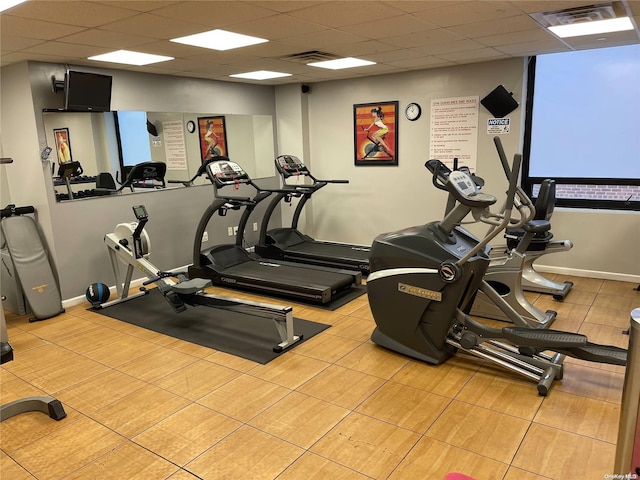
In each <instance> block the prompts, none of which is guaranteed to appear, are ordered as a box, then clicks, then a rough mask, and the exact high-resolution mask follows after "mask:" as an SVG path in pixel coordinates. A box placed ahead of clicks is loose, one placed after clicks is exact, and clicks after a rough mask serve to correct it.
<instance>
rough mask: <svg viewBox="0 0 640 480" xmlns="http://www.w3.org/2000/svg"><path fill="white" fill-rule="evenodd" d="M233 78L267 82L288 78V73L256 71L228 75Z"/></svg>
mask: <svg viewBox="0 0 640 480" xmlns="http://www.w3.org/2000/svg"><path fill="white" fill-rule="evenodd" d="M229 76H230V77H233V78H246V79H249V80H269V79H270V78H280V77H290V76H291V74H290V73H281V72H270V71H269V70H257V71H255V72H247V73H236V74H234V75H229Z"/></svg>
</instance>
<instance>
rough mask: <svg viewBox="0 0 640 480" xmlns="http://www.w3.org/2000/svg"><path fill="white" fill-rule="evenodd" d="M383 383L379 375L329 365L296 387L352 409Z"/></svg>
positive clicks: (298, 389) (303, 391) (300, 390)
mask: <svg viewBox="0 0 640 480" xmlns="http://www.w3.org/2000/svg"><path fill="white" fill-rule="evenodd" d="M383 383H384V380H383V379H382V378H380V377H375V376H373V375H367V374H366V373H362V372H357V371H355V370H351V369H350V368H345V367H341V366H339V365H331V366H330V367H328V368H327V369H325V370H323V371H322V372H320V373H319V374H318V375H316V376H315V377H313V378H312V379H311V380H309V381H308V382H307V383H305V384H303V385H301V386H300V387H298V388H297V389H296V391H298V392H302V393H306V394H307V395H311V396H312V397H316V398H320V399H322V400H326V401H327V402H330V403H333V404H334V405H338V406H340V407H343V408H348V409H354V408H355V407H357V406H358V405H359V404H360V403H362V401H363V400H364V399H365V398H367V397H368V396H369V395H371V394H372V393H373V392H374V391H376V390H377V389H378V388H380V386H381V385H382V384H383Z"/></svg>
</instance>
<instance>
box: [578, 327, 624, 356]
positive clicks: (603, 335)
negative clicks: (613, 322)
mask: <svg viewBox="0 0 640 480" xmlns="http://www.w3.org/2000/svg"><path fill="white" fill-rule="evenodd" d="M626 327H627V328H628V327H629V324H627V325H626ZM623 328H624V326H623ZM623 328H621V327H616V326H610V325H602V324H599V323H590V322H584V323H583V324H582V326H581V327H580V330H578V333H582V334H583V335H586V336H587V337H588V338H589V341H590V342H594V343H600V344H603V345H614V346H616V347H620V348H624V349H626V348H628V347H629V335H625V334H624V333H622V331H623Z"/></svg>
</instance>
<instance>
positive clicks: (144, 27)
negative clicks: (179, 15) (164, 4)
mask: <svg viewBox="0 0 640 480" xmlns="http://www.w3.org/2000/svg"><path fill="white" fill-rule="evenodd" d="M101 28H102V29H103V30H109V31H112V32H122V33H132V32H135V34H136V35H142V36H145V37H150V38H156V39H169V38H176V37H182V36H185V35H191V34H193V33H200V32H204V31H206V30H207V28H206V27H205V26H203V25H200V24H197V23H191V22H183V21H181V20H175V19H170V18H167V17H160V16H158V15H153V14H150V13H139V14H137V15H134V16H131V17H128V18H125V19H123V20H118V21H117V22H113V23H110V24H108V25H103V26H102V27H101Z"/></svg>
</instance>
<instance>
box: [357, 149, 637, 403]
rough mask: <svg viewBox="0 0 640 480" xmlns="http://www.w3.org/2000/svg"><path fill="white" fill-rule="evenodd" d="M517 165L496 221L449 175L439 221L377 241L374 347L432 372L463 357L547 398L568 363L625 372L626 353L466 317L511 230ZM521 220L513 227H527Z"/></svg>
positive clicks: (482, 196) (371, 282)
mask: <svg viewBox="0 0 640 480" xmlns="http://www.w3.org/2000/svg"><path fill="white" fill-rule="evenodd" d="M521 161H522V157H521V155H519V154H517V155H515V157H514V162H513V166H512V168H511V170H510V175H509V190H508V192H507V199H506V202H505V207H504V209H503V210H502V212H501V213H492V212H491V210H490V207H491V206H492V205H494V204H495V203H496V201H497V199H496V197H494V196H492V195H489V194H487V193H483V192H481V191H480V190H479V188H478V186H477V185H476V184H475V183H474V181H473V180H472V178H471V176H470V175H468V174H467V173H465V172H462V171H453V172H451V174H450V175H449V176H448V177H447V179H446V181H445V183H444V186H445V188H446V189H447V191H448V192H449V193H450V194H451V195H452V196H453V198H455V200H456V204H455V206H454V207H453V208H452V209H451V211H449V212H448V213H447V215H446V216H445V218H444V219H443V220H442V221H439V222H431V223H428V224H426V225H421V226H417V227H410V228H406V229H403V230H400V231H397V232H392V233H386V234H382V235H379V236H378V237H377V238H376V239H375V240H374V243H373V246H372V249H371V256H370V265H371V272H372V273H371V274H370V275H369V277H368V278H367V291H368V296H369V305H370V307H371V311H372V313H373V317H374V320H375V322H376V328H375V330H374V331H373V333H372V335H371V340H372V341H373V342H374V343H376V344H378V345H380V346H382V347H385V348H388V349H390V350H393V351H396V352H399V353H402V354H404V355H407V356H410V357H413V358H416V359H418V360H422V361H425V362H427V363H431V364H440V363H442V362H444V361H446V360H447V359H448V358H449V357H451V356H452V355H454V354H455V352H456V351H458V350H462V351H464V352H466V353H469V354H471V355H474V356H477V357H480V358H483V359H486V360H488V361H491V362H493V363H495V364H496V365H499V366H501V367H503V368H506V369H508V370H510V371H513V372H516V373H518V374H520V375H522V376H524V377H526V378H529V379H530V380H533V381H535V382H536V383H537V389H538V393H539V394H540V395H543V396H544V395H547V393H548V392H549V389H550V388H551V386H552V384H553V381H554V380H560V379H562V376H563V362H564V359H565V356H566V355H569V356H572V357H575V358H580V359H583V360H588V361H593V362H599V363H608V364H614V365H626V361H627V351H626V350H624V349H621V348H618V347H613V346H606V345H597V344H593V343H590V342H589V341H588V339H587V337H586V336H584V335H581V334H575V333H569V332H563V331H557V330H545V329H532V328H529V327H511V326H509V327H504V328H491V327H487V326H485V325H483V324H481V323H479V322H477V321H475V320H473V319H472V318H471V317H470V316H469V315H467V314H466V313H465V312H464V310H463V309H464V308H465V306H466V305H469V304H470V302H472V301H473V298H474V297H475V295H476V294H477V292H478V289H479V287H480V286H481V284H482V282H483V276H484V274H485V273H486V271H487V268H488V267H489V263H490V257H489V250H490V249H489V246H488V244H489V242H490V241H491V240H492V239H493V238H495V237H496V236H497V235H498V234H500V233H501V232H502V231H503V230H504V229H505V228H506V227H507V226H508V225H509V224H510V220H511V212H512V209H513V206H514V198H515V195H516V191H517V179H518V174H519V170H520V163H521ZM468 214H472V215H473V218H474V219H475V220H476V221H480V222H483V223H486V224H489V225H491V229H490V231H489V232H488V233H487V234H486V236H485V237H484V238H483V239H481V240H479V239H477V238H475V237H474V236H473V235H471V234H470V233H469V232H467V231H466V230H464V229H463V228H460V226H459V225H460V224H461V223H462V220H463V219H464V218H465V217H467V215H468ZM519 214H520V219H519V220H518V221H517V222H516V223H515V224H514V225H512V226H513V227H516V228H517V227H519V226H521V225H522V224H524V221H525V220H526V216H525V215H524V214H523V213H521V212H520V213H519ZM545 351H551V352H554V353H553V354H552V355H548V354H546V353H544V352H545Z"/></svg>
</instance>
